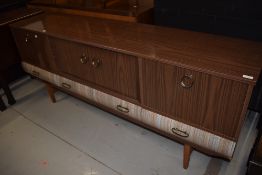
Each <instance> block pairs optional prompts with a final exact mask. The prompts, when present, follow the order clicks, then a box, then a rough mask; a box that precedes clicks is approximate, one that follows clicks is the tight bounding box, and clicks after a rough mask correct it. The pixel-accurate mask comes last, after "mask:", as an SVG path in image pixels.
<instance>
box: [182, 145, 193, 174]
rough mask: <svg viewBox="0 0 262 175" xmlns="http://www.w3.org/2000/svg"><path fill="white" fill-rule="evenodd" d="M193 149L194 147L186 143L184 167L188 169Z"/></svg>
mask: <svg viewBox="0 0 262 175" xmlns="http://www.w3.org/2000/svg"><path fill="white" fill-rule="evenodd" d="M192 151H193V149H192V147H191V146H190V145H187V144H185V145H184V160H183V168H184V169H187V168H188V165H189V161H190V155H191V152H192Z"/></svg>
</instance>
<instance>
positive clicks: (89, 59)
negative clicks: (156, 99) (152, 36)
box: [50, 38, 139, 99]
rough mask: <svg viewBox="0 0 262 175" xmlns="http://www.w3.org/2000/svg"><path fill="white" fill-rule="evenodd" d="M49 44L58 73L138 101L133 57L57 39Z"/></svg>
mask: <svg viewBox="0 0 262 175" xmlns="http://www.w3.org/2000/svg"><path fill="white" fill-rule="evenodd" d="M50 42H51V45H52V48H53V52H54V55H55V60H56V63H57V67H58V69H59V72H61V73H62V74H63V75H64V76H68V77H69V78H72V79H75V80H79V79H80V80H82V82H86V83H87V85H89V86H93V87H96V88H97V87H98V88H101V90H103V91H104V90H105V89H106V90H109V91H112V92H116V93H118V94H120V95H124V96H127V97H130V98H133V99H138V94H139V93H138V60H137V58H136V57H132V56H128V55H124V54H119V53H115V52H112V51H109V50H105V49H99V48H96V47H91V46H86V45H83V44H79V43H74V42H71V41H70V42H69V41H65V40H60V39H56V38H51V39H50Z"/></svg>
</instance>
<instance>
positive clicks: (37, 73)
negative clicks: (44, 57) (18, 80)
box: [32, 70, 40, 77]
mask: <svg viewBox="0 0 262 175" xmlns="http://www.w3.org/2000/svg"><path fill="white" fill-rule="evenodd" d="M32 75H34V76H36V77H39V75H40V73H39V72H37V71H35V70H33V71H32Z"/></svg>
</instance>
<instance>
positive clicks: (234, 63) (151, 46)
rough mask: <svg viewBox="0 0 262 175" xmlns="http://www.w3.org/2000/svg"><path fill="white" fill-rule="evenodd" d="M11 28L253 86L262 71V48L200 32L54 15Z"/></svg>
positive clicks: (255, 43) (41, 16)
mask: <svg viewBox="0 0 262 175" xmlns="http://www.w3.org/2000/svg"><path fill="white" fill-rule="evenodd" d="M12 26H13V27H20V28H24V29H27V30H32V31H36V32H40V33H45V34H47V35H49V36H54V37H57V38H62V39H66V40H72V41H76V42H79V43H84V44H88V45H90V46H97V47H100V48H104V49H108V50H112V51H117V52H120V53H125V54H129V55H132V56H137V57H142V58H146V59H151V60H158V61H160V62H162V63H168V64H171V65H172V64H173V65H176V66H179V67H183V68H187V69H190V70H195V71H199V72H205V73H208V74H212V75H216V76H220V77H225V78H228V79H232V80H238V81H242V82H247V83H251V84H254V83H255V82H256V80H257V78H258V76H259V73H260V70H261V67H262V44H261V43H259V42H253V41H248V40H241V39H236V38H229V37H223V36H217V35H212V34H205V33H200V32H192V31H186V30H180V29H174V28H173V29H171V28H164V27H158V26H152V25H145V24H134V23H128V22H118V21H113V20H103V19H97V18H91V17H80V16H73V15H62V14H52V13H48V14H43V15H39V16H37V17H32V18H30V19H27V20H23V21H21V22H18V23H16V24H14V25H12ZM243 75H244V76H245V75H247V76H251V77H253V79H251V80H250V79H246V78H243Z"/></svg>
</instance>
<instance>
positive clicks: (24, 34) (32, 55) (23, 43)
mask: <svg viewBox="0 0 262 175" xmlns="http://www.w3.org/2000/svg"><path fill="white" fill-rule="evenodd" d="M12 32H13V36H14V38H15V41H16V45H17V48H18V51H19V54H20V56H21V58H22V61H25V62H28V63H30V64H32V65H35V66H38V67H41V68H47V69H48V68H53V67H54V62H53V60H54V59H53V56H52V53H51V49H50V46H49V42H48V38H47V37H46V36H45V35H43V34H41V33H37V32H32V31H28V30H23V29H13V30H12Z"/></svg>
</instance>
